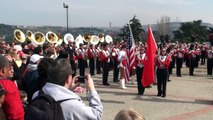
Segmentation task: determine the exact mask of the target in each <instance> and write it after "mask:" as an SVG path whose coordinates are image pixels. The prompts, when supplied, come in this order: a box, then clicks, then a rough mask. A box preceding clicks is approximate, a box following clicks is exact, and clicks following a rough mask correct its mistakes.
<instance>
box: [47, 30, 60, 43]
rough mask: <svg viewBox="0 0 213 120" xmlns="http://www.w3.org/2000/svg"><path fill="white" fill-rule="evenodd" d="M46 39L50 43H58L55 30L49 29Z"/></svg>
mask: <svg viewBox="0 0 213 120" xmlns="http://www.w3.org/2000/svg"><path fill="white" fill-rule="evenodd" d="M46 39H47V41H48V42H49V43H51V44H54V43H57V41H58V36H57V35H56V34H55V33H54V32H52V31H49V32H47V33H46Z"/></svg>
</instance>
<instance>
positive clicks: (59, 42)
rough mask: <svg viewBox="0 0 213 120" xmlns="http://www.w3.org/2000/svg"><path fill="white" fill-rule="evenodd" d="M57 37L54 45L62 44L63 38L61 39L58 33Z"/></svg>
mask: <svg viewBox="0 0 213 120" xmlns="http://www.w3.org/2000/svg"><path fill="white" fill-rule="evenodd" d="M57 37H58V40H57V42H56V46H59V45H61V44H62V42H63V39H62V36H61V34H60V33H58V34H57Z"/></svg>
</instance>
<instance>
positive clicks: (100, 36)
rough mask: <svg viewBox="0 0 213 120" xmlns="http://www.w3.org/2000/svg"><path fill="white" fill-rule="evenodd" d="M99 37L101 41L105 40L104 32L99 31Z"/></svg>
mask: <svg viewBox="0 0 213 120" xmlns="http://www.w3.org/2000/svg"><path fill="white" fill-rule="evenodd" d="M98 38H99V41H100V42H101V43H103V42H104V34H103V33H99V34H98Z"/></svg>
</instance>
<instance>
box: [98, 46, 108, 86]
mask: <svg viewBox="0 0 213 120" xmlns="http://www.w3.org/2000/svg"><path fill="white" fill-rule="evenodd" d="M108 47H109V45H108V44H107V43H103V50H102V51H101V53H100V59H101V62H102V64H103V74H102V82H103V85H110V84H109V83H108V75H109V70H110V53H109V51H108Z"/></svg>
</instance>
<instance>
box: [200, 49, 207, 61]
mask: <svg viewBox="0 0 213 120" xmlns="http://www.w3.org/2000/svg"><path fill="white" fill-rule="evenodd" d="M206 52H207V51H206V47H205V45H203V46H201V65H205V62H206Z"/></svg>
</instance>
